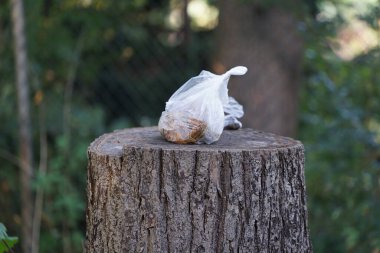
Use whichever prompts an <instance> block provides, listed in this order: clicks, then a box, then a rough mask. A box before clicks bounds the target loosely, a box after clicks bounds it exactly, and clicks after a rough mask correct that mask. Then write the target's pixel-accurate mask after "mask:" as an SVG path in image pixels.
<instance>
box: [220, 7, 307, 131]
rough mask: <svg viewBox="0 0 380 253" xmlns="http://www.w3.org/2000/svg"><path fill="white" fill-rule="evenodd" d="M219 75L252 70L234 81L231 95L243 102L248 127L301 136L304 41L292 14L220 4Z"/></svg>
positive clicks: (263, 8) (275, 9)
mask: <svg viewBox="0 0 380 253" xmlns="http://www.w3.org/2000/svg"><path fill="white" fill-rule="evenodd" d="M219 7H220V17H219V25H218V49H217V55H216V59H215V65H214V66H215V67H214V68H215V71H217V72H222V71H224V70H225V69H228V68H230V67H233V66H236V65H244V66H246V67H248V73H247V74H246V75H245V76H244V80H243V79H241V80H231V84H230V85H229V88H230V90H231V93H230V94H231V95H232V96H233V97H235V98H236V99H237V100H238V101H239V102H240V103H242V104H243V106H244V109H245V114H246V117H244V119H243V125H244V126H246V127H252V128H254V129H259V130H263V131H268V132H273V133H276V134H280V135H284V136H295V134H296V128H297V116H298V115H297V110H298V86H299V82H300V77H301V61H302V52H303V48H302V39H301V37H300V36H299V35H298V34H297V22H296V20H295V18H294V17H293V16H292V14H291V13H289V12H287V11H284V10H281V9H279V8H275V7H271V8H268V7H261V6H260V5H259V4H258V3H255V2H254V1H248V2H242V1H229V0H220V1H219Z"/></svg>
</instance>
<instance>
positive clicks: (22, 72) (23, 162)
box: [11, 0, 33, 252]
mask: <svg viewBox="0 0 380 253" xmlns="http://www.w3.org/2000/svg"><path fill="white" fill-rule="evenodd" d="M11 4H12V22H13V37H14V51H15V59H16V86H17V101H18V102H17V103H18V118H19V125H20V128H19V142H20V167H21V171H20V186H21V220H22V249H23V252H31V250H32V249H31V247H32V233H33V230H32V221H33V198H32V197H33V196H32V189H31V181H32V177H33V166H32V143H31V138H32V137H31V121H30V108H29V107H30V103H29V85H28V61H27V50H26V39H25V31H24V23H25V22H24V8H23V1H22V0H11Z"/></svg>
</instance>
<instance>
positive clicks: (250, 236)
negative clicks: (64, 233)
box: [86, 127, 312, 252]
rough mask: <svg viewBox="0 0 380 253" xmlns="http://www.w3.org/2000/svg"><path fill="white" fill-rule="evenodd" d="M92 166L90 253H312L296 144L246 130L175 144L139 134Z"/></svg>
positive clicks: (115, 142)
mask: <svg viewBox="0 0 380 253" xmlns="http://www.w3.org/2000/svg"><path fill="white" fill-rule="evenodd" d="M88 159H89V165H88V170H87V175H88V177H87V214H86V221H87V233H86V249H87V252H312V248H311V243H310V239H309V231H308V224H307V207H306V191H305V177H304V149H303V145H302V143H300V142H299V141H296V140H293V139H290V138H285V137H281V136H277V135H273V134H269V133H263V132H258V131H254V130H251V129H241V130H237V131H224V132H223V135H222V136H221V139H220V140H219V141H218V142H217V143H215V144H212V145H176V144H172V143H169V142H166V141H165V140H164V139H163V138H162V137H161V136H160V134H159V132H158V129H157V128H156V127H150V128H134V129H126V130H119V131H115V132H113V133H109V134H105V135H103V136H101V137H99V138H98V139H96V140H95V141H94V142H93V143H92V144H91V145H90V147H89V149H88Z"/></svg>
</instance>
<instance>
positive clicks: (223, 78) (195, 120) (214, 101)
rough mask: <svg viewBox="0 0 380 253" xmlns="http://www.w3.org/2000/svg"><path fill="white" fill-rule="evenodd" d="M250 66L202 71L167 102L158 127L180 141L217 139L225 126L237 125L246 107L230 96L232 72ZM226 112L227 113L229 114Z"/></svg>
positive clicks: (163, 134)
mask: <svg viewBox="0 0 380 253" xmlns="http://www.w3.org/2000/svg"><path fill="white" fill-rule="evenodd" d="M246 72H247V68H246V67H242V66H238V67H235V68H232V69H231V70H229V71H227V72H226V73H225V74H223V75H215V74H212V73H211V72H208V71H204V70H203V71H202V72H201V73H200V74H199V75H198V76H196V77H193V78H191V79H190V80H189V81H187V82H186V83H185V84H184V85H182V86H181V87H180V88H179V89H178V90H177V91H176V92H175V93H174V94H173V95H172V96H171V97H170V99H169V101H168V102H166V107H165V111H164V112H162V115H161V118H160V121H159V123H158V128H159V130H160V132H161V135H162V136H163V137H164V138H165V139H166V140H168V141H170V142H174V143H180V144H187V143H198V144H200V143H207V144H211V143H213V142H215V141H217V140H218V139H219V137H220V135H221V134H222V132H223V128H224V127H228V128H232V129H237V128H240V127H241V123H240V122H239V121H238V120H237V118H241V117H242V116H243V114H244V113H243V107H242V106H241V105H240V104H239V103H238V102H237V101H236V100H235V99H234V98H232V97H228V89H227V85H228V80H229V78H230V76H231V75H244V74H245V73H246ZM225 114H226V115H225Z"/></svg>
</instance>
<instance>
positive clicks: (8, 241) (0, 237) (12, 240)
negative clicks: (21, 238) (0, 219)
mask: <svg viewBox="0 0 380 253" xmlns="http://www.w3.org/2000/svg"><path fill="white" fill-rule="evenodd" d="M17 242H18V237H15V236H8V235H7V228H6V227H5V226H4V224H3V223H0V253H3V252H8V251H9V249H10V248H12V247H13V246H14V245H15V244H16V243H17Z"/></svg>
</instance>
